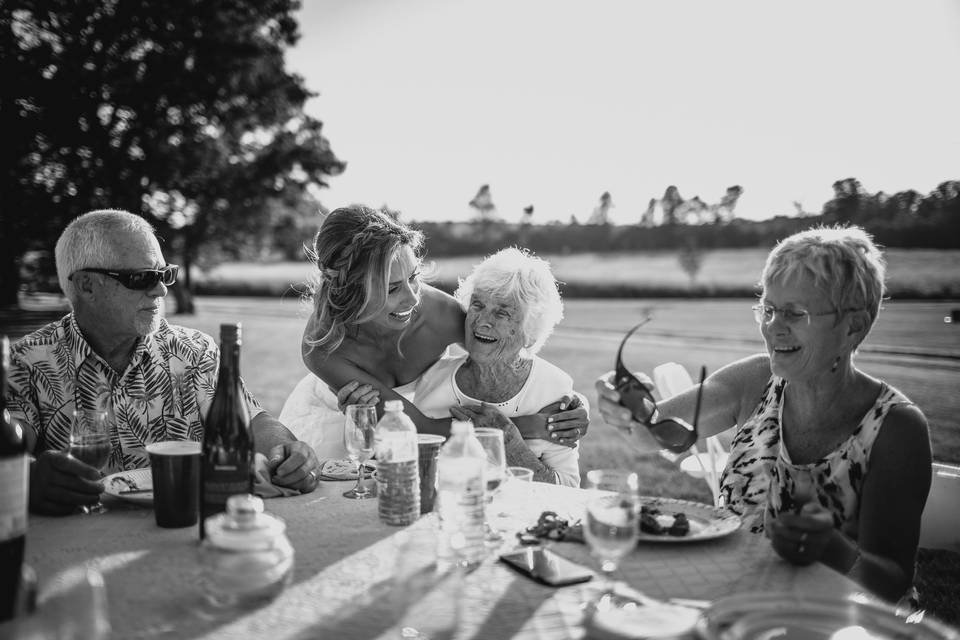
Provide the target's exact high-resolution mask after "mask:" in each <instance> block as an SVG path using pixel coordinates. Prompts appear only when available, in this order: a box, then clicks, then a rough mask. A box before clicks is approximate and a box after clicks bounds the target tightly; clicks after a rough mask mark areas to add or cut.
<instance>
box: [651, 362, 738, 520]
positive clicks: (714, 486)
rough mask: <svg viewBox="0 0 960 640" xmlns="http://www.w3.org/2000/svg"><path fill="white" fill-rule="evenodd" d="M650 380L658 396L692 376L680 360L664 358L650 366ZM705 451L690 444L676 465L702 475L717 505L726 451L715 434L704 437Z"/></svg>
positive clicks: (673, 391)
mask: <svg viewBox="0 0 960 640" xmlns="http://www.w3.org/2000/svg"><path fill="white" fill-rule="evenodd" d="M653 384H654V385H656V387H657V390H658V391H659V392H660V397H661V398H670V397H672V396H675V395H677V394H678V393H680V392H682V391H686V390H687V389H689V388H690V387H692V386H693V384H694V383H693V378H691V377H690V373H689V372H688V371H687V369H686V368H685V367H684V366H683V365H682V364H677V363H676V362H664V363H663V364H661V365H658V366H657V367H656V368H654V370H653ZM706 447H707V451H706V452H705V453H701V452H700V451H699V449H698V448H697V445H693V446H692V447H690V456H688V457H687V458H684V459H683V460H682V461H681V462H680V469H681V471H683V472H684V473H687V474H689V475H691V476H693V477H695V478H703V479H704V481H706V483H707V486H708V487H710V493H711V494H713V503H714V504H715V505H717V506H720V474H721V473H723V469H724V467H726V466H727V459H728V458H729V453H728V452H727V451H726V450H725V449H724V447H723V444H722V443H721V442H720V440H719V439H718V438H717V437H716V436H712V437H710V438H707V439H706Z"/></svg>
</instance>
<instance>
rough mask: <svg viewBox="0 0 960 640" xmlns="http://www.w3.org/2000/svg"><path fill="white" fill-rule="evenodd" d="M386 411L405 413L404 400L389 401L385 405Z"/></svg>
mask: <svg viewBox="0 0 960 640" xmlns="http://www.w3.org/2000/svg"><path fill="white" fill-rule="evenodd" d="M383 410H384V411H403V401H402V400H387V401H386V402H384V403H383Z"/></svg>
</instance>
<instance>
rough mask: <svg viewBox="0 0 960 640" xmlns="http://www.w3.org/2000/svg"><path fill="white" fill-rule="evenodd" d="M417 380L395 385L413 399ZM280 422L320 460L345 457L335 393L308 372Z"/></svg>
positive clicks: (288, 403) (411, 400) (287, 402)
mask: <svg viewBox="0 0 960 640" xmlns="http://www.w3.org/2000/svg"><path fill="white" fill-rule="evenodd" d="M418 381H419V379H418V380H414V381H412V382H409V383H407V384H405V385H403V386H401V387H397V388H395V389H394V391H396V392H397V393H398V394H400V395H401V396H403V397H404V398H406V399H407V400H409V401H410V402H413V395H414V392H415V391H416V388H417V382H418ZM279 420H280V422H282V423H283V425H284V426H285V427H287V428H288V429H290V431H291V432H292V433H293V435H295V436H296V437H297V438H298V439H300V440H302V441H304V442H306V443H307V444H309V445H310V446H311V447H313V449H314V451H316V452H317V458H318V459H319V460H327V459H329V458H338V459H340V458H346V457H347V449H346V447H344V445H343V423H344V420H345V418H344V416H343V413H341V412H340V410H339V409H338V408H337V396H336V394H335V393H333V392H332V391H331V390H330V388H329V387H328V386H327V383H326V382H324V381H323V380H321V379H320V378H318V377H317V376H315V375H313V374H312V373H308V374H307V375H305V376H304V377H303V379H302V380H300V382H298V383H297V386H295V387H294V388H293V391H291V392H290V395H289V396H288V397H287V400H286V402H284V403H283V409H281V411H280V418H279Z"/></svg>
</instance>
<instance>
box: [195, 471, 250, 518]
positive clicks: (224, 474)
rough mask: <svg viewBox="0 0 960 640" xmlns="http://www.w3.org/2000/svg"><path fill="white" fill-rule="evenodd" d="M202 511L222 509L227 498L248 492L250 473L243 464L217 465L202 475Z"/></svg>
mask: <svg viewBox="0 0 960 640" xmlns="http://www.w3.org/2000/svg"><path fill="white" fill-rule="evenodd" d="M203 478H204V479H203V505H204V513H207V514H210V513H215V512H218V511H223V510H224V508H225V507H226V504H227V498H229V497H230V496H232V495H236V494H238V493H250V473H249V471H248V470H247V467H245V466H226V465H217V466H215V467H213V468H212V469H208V470H207V472H206V473H205V474H204V476H203Z"/></svg>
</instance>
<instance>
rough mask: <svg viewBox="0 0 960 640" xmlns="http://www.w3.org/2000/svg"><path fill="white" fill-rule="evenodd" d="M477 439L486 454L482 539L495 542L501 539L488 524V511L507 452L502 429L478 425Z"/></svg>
mask: <svg viewBox="0 0 960 640" xmlns="http://www.w3.org/2000/svg"><path fill="white" fill-rule="evenodd" d="M474 433H475V434H476V436H477V440H479V441H480V445H481V446H482V447H483V450H484V451H485V452H486V454H487V467H486V469H485V470H484V477H485V478H486V480H487V491H486V508H485V509H484V512H483V513H484V518H483V528H484V535H483V539H484V540H485V541H487V542H491V543H497V542H501V541H502V540H503V536H502V535H500V532H499V531H497V530H496V529H494V528H493V527H492V526H490V515H489V512H490V510H491V509H492V506H491V505H492V504H493V498H494V496H495V495H497V493H498V492H499V490H500V484H501V483H502V482H503V479H504V476H505V475H506V469H507V454H506V451H505V450H504V447H503V431H500V429H492V428H487V427H480V428H478V429H474Z"/></svg>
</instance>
